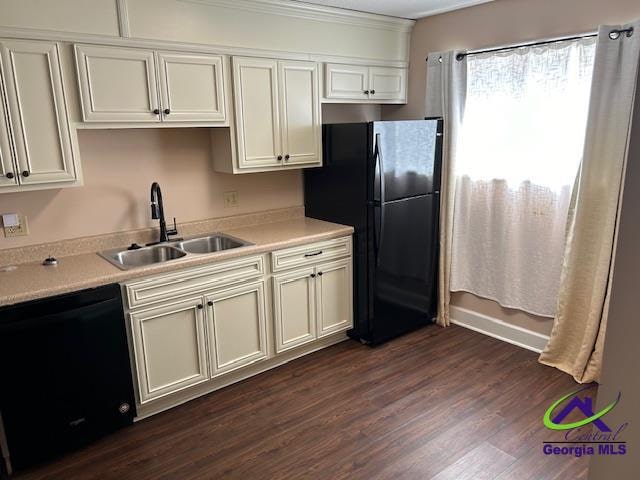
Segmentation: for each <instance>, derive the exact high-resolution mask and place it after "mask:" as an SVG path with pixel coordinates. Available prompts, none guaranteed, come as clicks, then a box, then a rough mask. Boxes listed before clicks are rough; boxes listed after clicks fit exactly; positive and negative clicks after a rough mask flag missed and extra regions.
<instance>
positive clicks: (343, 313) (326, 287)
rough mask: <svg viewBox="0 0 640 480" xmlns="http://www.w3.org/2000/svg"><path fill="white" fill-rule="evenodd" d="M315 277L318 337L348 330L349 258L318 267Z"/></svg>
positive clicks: (349, 316) (349, 323) (350, 298)
mask: <svg viewBox="0 0 640 480" xmlns="http://www.w3.org/2000/svg"><path fill="white" fill-rule="evenodd" d="M315 278H316V298H317V302H316V305H317V320H316V323H317V332H318V338H320V337H324V336H326V335H330V334H332V333H335V332H339V331H341V330H346V329H347V328H351V326H352V324H353V307H352V305H353V302H352V298H353V294H352V290H353V281H352V274H351V259H350V258H347V259H344V260H339V261H337V262H331V263H325V264H322V265H318V267H317V268H316V277H315Z"/></svg>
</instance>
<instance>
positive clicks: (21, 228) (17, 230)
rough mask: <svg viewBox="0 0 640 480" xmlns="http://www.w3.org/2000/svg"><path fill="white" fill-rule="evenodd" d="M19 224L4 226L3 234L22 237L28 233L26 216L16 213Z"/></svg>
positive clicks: (7, 236)
mask: <svg viewBox="0 0 640 480" xmlns="http://www.w3.org/2000/svg"><path fill="white" fill-rule="evenodd" d="M18 221H19V222H20V223H19V225H16V226H13V227H6V226H5V227H4V236H5V237H6V238H9V237H22V236H25V235H29V226H28V225H27V217H25V216H24V215H18Z"/></svg>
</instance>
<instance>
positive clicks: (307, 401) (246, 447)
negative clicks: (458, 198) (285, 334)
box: [17, 326, 588, 480]
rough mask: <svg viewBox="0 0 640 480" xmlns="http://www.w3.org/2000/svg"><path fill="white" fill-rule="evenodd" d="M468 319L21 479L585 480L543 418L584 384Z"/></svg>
mask: <svg viewBox="0 0 640 480" xmlns="http://www.w3.org/2000/svg"><path fill="white" fill-rule="evenodd" d="M536 360H537V355H536V354H534V353H532V352H529V351H526V350H523V349H521V348H518V347H515V346H512V345H509V344H506V343H503V342H500V341H498V340H494V339H492V338H489V337H486V336H483V335H480V334H477V333H475V332H472V331H469V330H465V329H462V328H459V327H450V328H447V329H442V328H439V327H436V326H433V327H428V328H425V329H423V330H421V331H418V332H414V333H412V334H409V335H406V336H404V337H402V338H399V339H396V340H394V341H392V342H389V343H387V344H385V345H382V346H380V347H377V348H375V349H371V348H369V347H365V346H362V345H359V344H358V343H356V342H352V341H348V342H343V343H341V344H339V345H336V346H334V347H331V348H328V349H325V350H322V351H320V352H316V353H314V354H312V355H309V356H306V357H304V358H301V359H298V360H296V361H294V362H291V363H289V364H287V365H284V366H282V367H280V368H277V369H275V370H271V371H269V372H266V373H263V374H261V375H259V376H257V377H254V378H251V379H249V380H246V381H244V382H241V383H238V384H235V385H232V386H230V387H227V388H225V389H223V390H220V391H218V392H214V393H212V394H209V395H207V396H205V397H201V398H199V399H197V400H194V401H192V402H189V403H187V404H185V405H182V406H180V407H177V408H174V409H172V410H170V411H167V412H164V413H161V414H159V415H156V416H154V417H151V418H149V419H146V420H143V421H141V422H138V423H136V424H135V425H133V426H132V427H129V428H127V429H125V430H122V431H120V432H118V433H116V434H113V435H111V436H109V437H107V438H104V439H102V440H100V441H98V442H97V443H95V444H93V445H91V446H89V447H87V448H85V449H83V450H81V451H78V452H75V453H72V454H70V455H67V456H66V457H64V458H61V459H59V460H58V461H55V462H53V463H50V464H48V465H45V466H42V467H40V468H37V469H34V470H32V471H29V472H26V473H24V474H22V475H19V476H17V478H21V479H65V480H70V479H136V480H142V479H154V480H156V479H185V480H186V479H221V478H229V479H242V480H252V479H270V480H271V479H300V478H304V479H373V478H375V479H387V478H388V479H394V480H400V479H429V478H434V479H437V480H443V479H452V480H463V479H474V480H483V479H499V480H508V479H514V480H515V479H517V480H527V479H531V480H546V479H563V480H564V479H571V480H578V479H585V478H586V472H587V466H588V457H582V458H574V457H552V456H546V455H544V454H543V452H542V442H543V441H544V440H549V439H550V438H549V437H551V440H554V439H556V438H555V437H554V434H553V432H549V431H547V430H546V429H545V427H544V426H543V425H542V416H543V414H544V411H545V410H546V408H547V407H548V406H549V404H550V403H551V402H552V401H554V400H556V399H557V398H559V397H560V396H561V395H562V394H563V393H567V392H568V391H570V390H571V389H572V388H574V387H575V383H574V381H573V379H572V378H570V377H569V376H567V375H564V374H562V373H560V372H559V371H557V370H555V369H552V368H549V367H545V366H543V365H540V364H538V363H537V361H536Z"/></svg>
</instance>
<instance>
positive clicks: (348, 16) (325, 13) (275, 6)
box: [175, 0, 416, 33]
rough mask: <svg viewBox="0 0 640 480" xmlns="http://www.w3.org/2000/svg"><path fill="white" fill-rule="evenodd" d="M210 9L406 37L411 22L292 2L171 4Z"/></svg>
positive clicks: (245, 0) (203, 0) (237, 0)
mask: <svg viewBox="0 0 640 480" xmlns="http://www.w3.org/2000/svg"><path fill="white" fill-rule="evenodd" d="M175 1H177V2H182V3H197V4H201V5H208V6H211V7H222V8H233V9H236V10H245V11H250V12H256V13H262V14H271V15H283V16H287V17H295V18H304V19H307V20H315V21H320V22H330V23H341V24H345V25H352V26H356V27H365V28H373V29H378V30H391V31H394V32H402V33H410V32H411V30H412V28H413V26H414V24H415V23H416V22H415V20H409V19H405V18H397V17H388V16H386V15H378V14H375V13H365V12H357V11H354V10H346V9H343V8H336V7H328V6H325V5H315V4H311V3H304V2H298V1H292V0H175Z"/></svg>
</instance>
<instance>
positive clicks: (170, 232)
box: [167, 217, 178, 236]
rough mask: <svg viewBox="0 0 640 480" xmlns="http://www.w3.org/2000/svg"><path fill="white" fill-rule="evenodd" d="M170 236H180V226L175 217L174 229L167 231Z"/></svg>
mask: <svg viewBox="0 0 640 480" xmlns="http://www.w3.org/2000/svg"><path fill="white" fill-rule="evenodd" d="M168 235H178V226H177V225H176V217H173V228H171V229H169V230H167V236H168Z"/></svg>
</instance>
